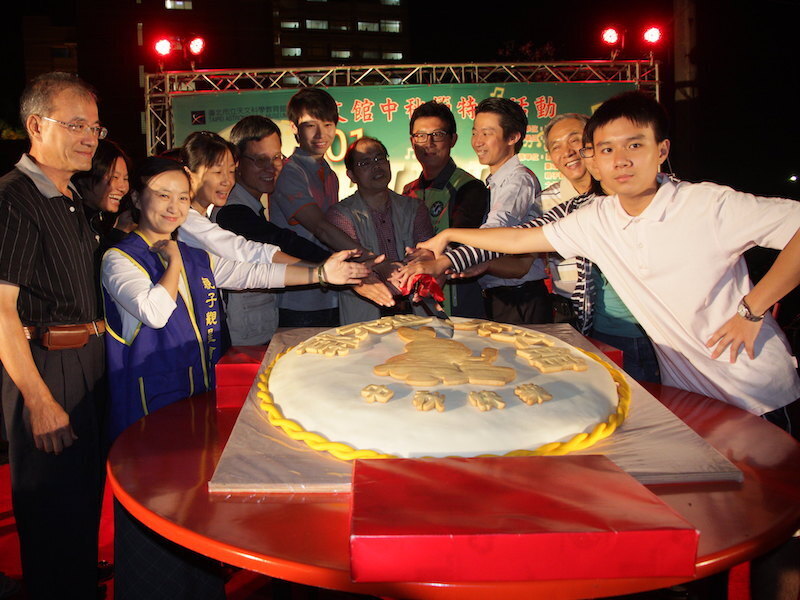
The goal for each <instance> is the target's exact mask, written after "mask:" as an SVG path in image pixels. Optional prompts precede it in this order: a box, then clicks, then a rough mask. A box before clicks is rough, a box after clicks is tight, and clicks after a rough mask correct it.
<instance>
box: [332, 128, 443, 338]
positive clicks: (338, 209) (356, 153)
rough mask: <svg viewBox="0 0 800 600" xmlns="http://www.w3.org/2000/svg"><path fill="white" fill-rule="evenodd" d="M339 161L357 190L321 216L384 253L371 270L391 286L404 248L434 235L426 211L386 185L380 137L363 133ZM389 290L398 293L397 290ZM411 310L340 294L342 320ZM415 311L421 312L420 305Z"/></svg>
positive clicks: (385, 154) (407, 306) (400, 302)
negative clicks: (342, 163)
mask: <svg viewBox="0 0 800 600" xmlns="http://www.w3.org/2000/svg"><path fill="white" fill-rule="evenodd" d="M344 164H345V166H346V167H347V176H348V177H349V178H350V180H351V181H352V182H353V183H354V184H355V185H356V187H357V188H358V189H357V191H356V193H355V194H353V195H352V196H348V197H347V198H345V199H344V200H342V201H341V202H339V203H338V204H334V205H333V206H332V207H331V208H330V209H328V213H327V215H326V216H327V218H328V220H329V221H330V222H331V223H332V224H334V225H335V226H336V227H338V228H339V229H341V230H342V231H344V232H345V233H346V234H347V235H349V236H350V237H351V238H353V239H354V240H355V241H356V242H358V244H359V245H360V246H362V247H364V248H366V249H367V250H369V251H370V252H372V253H374V254H383V255H384V256H385V261H384V262H383V263H380V264H378V265H376V266H375V268H374V270H375V271H376V272H377V274H378V276H379V277H381V278H382V279H383V280H384V281H386V282H388V283H389V285H391V281H390V280H391V279H392V274H393V272H394V271H395V269H396V268H399V266H400V261H401V260H402V259H403V258H404V256H405V250H406V248H408V247H412V248H413V247H414V246H415V245H416V244H417V242H421V241H424V240H427V239H428V238H429V237H431V236H432V235H433V228H432V227H431V221H430V219H429V218H428V211H427V210H426V208H425V205H424V204H423V203H422V202H421V201H420V200H417V199H415V198H408V197H406V196H400V195H399V194H396V193H395V192H393V191H392V190H390V189H389V182H390V181H391V179H392V168H391V166H390V165H389V155H388V152H387V151H386V147H385V146H384V145H383V144H382V143H381V142H380V141H378V140H376V139H374V138H371V137H363V138H361V139H359V140H357V141H355V142H353V143H352V144H351V145H350V147H349V148H348V149H347V152H346V153H345V156H344ZM392 291H393V292H394V293H395V294H396V293H397V292H398V290H397V289H394V290H392ZM413 310H414V308H413V307H412V306H410V304H409V303H408V302H407V301H406V300H397V301H396V303H395V304H394V305H393V306H391V307H387V306H385V305H384V306H378V305H377V304H375V303H373V302H370V301H368V300H365V299H363V298H359V297H358V296H356V295H355V293H354V292H353V291H352V290H344V291H342V292H340V293H339V315H340V319H341V323H342V325H347V324H349V323H356V322H359V321H369V320H372V319H377V318H378V317H380V316H383V315H389V314H398V313H407V312H412V311H413ZM417 310H419V311H423V309H422V308H418V309H417ZM422 314H425V313H424V311H423V312H422Z"/></svg>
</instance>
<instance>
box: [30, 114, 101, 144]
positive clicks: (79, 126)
mask: <svg viewBox="0 0 800 600" xmlns="http://www.w3.org/2000/svg"><path fill="white" fill-rule="evenodd" d="M40 116H41V115H40ZM42 119H43V120H45V121H50V122H52V123H58V124H59V125H61V126H62V127H64V128H66V129H69V130H70V131H71V132H72V133H75V134H77V135H81V134H82V133H83V132H84V131H88V132H90V133H91V134H92V135H93V136H95V137H96V138H97V139H99V140H104V139H105V137H106V136H107V135H108V129H106V128H105V127H100V126H99V125H87V124H86V123H67V122H66V121H59V120H58V119H51V118H50V117H42Z"/></svg>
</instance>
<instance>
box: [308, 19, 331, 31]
mask: <svg viewBox="0 0 800 600" xmlns="http://www.w3.org/2000/svg"><path fill="white" fill-rule="evenodd" d="M327 28H328V21H323V20H320V19H306V29H327Z"/></svg>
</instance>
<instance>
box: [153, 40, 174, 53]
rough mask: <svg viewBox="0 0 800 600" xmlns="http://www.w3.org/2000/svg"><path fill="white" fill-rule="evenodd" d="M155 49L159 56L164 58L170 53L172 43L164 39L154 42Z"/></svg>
mask: <svg viewBox="0 0 800 600" xmlns="http://www.w3.org/2000/svg"><path fill="white" fill-rule="evenodd" d="M155 49H156V52H157V53H158V54H159V55H160V56H166V55H167V54H169V53H170V52H172V42H170V41H169V40H168V39H166V38H163V39H160V40H158V41H157V42H156V44H155Z"/></svg>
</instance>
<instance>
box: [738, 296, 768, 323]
mask: <svg viewBox="0 0 800 600" xmlns="http://www.w3.org/2000/svg"><path fill="white" fill-rule="evenodd" d="M736 312H737V313H738V315H739V316H740V317H742V318H743V319H747V320H748V321H753V322H755V323H757V322H758V321H760V320H761V319H763V318H764V315H765V314H767V313H766V312H764V315H754V314H753V312H752V311H751V310H750V307H749V306H747V302H746V301H745V299H744V298H742V299H741V300H740V301H739V306H738V307H737V308H736Z"/></svg>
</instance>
